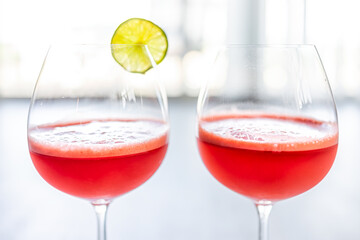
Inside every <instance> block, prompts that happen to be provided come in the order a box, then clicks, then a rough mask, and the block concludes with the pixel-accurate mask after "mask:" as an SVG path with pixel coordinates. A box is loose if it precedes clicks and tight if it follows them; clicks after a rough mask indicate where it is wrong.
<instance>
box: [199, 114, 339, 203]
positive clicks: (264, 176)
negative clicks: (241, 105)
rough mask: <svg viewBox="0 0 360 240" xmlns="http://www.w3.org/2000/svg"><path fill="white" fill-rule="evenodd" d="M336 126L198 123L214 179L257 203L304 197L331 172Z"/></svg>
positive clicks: (223, 119) (294, 121) (279, 120)
mask: <svg viewBox="0 0 360 240" xmlns="http://www.w3.org/2000/svg"><path fill="white" fill-rule="evenodd" d="M337 141H338V132H337V126H336V125H335V124H333V123H326V122H320V121H315V120H312V119H304V118H292V117H282V116H272V115H240V116H233V115H232V116H229V115H227V116H225V115H224V116H216V117H211V118H206V119H202V120H201V121H200V122H199V137H198V147H199V151H200V155H201V157H202V159H203V161H204V163H205V165H206V167H207V168H208V170H209V171H210V173H211V174H212V175H213V176H214V177H215V178H216V179H217V180H218V181H219V182H221V183H222V184H224V185H225V186H227V187H228V188H230V189H232V190H233V191H235V192H238V193H240V194H242V195H244V196H247V197H250V198H252V199H255V200H271V201H276V200H281V199H286V198H290V197H293V196H295V195H298V194H300V193H303V192H305V191H307V190H309V189H310V188H312V187H314V186H315V185H316V184H317V183H319V182H320V181H321V180H322V179H323V178H324V177H325V175H326V174H327V173H328V171H329V170H330V168H331V166H332V164H333V162H334V159H335V155H336V151H337Z"/></svg>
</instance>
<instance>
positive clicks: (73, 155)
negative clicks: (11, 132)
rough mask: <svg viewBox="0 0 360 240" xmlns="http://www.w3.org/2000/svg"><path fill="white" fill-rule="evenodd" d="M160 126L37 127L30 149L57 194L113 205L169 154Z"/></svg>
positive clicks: (93, 124)
mask: <svg viewBox="0 0 360 240" xmlns="http://www.w3.org/2000/svg"><path fill="white" fill-rule="evenodd" d="M167 135H168V126H167V125H166V124H165V123H162V122H159V121H150V120H137V121H121V120H106V121H105V120H104V121H88V122H82V123H79V122H74V123H67V124H56V125H46V126H38V127H37V128H34V129H31V130H30V131H29V148H30V154H31V158H32V160H33V163H34V165H35V167H36V169H37V171H38V172H39V173H40V175H41V176H42V177H43V178H44V179H45V180H46V181H47V182H48V183H49V184H51V185H52V186H54V187H55V188H57V189H59V190H61V191H63V192H66V193H68V194H70V195H74V196H77V197H81V198H86V199H90V200H96V199H112V198H114V197H116V196H119V195H121V194H124V193H126V192H128V191H130V190H132V189H134V188H136V187H138V186H139V185H141V184H143V183H144V182H145V181H146V180H147V179H149V178H150V177H151V176H152V175H153V174H154V172H155V171H156V170H157V169H158V168H159V166H160V164H161V162H162V160H163V158H164V156H165V153H166V149H167Z"/></svg>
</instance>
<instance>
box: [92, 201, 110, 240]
mask: <svg viewBox="0 0 360 240" xmlns="http://www.w3.org/2000/svg"><path fill="white" fill-rule="evenodd" d="M91 204H92V205H93V207H94V210H95V214H96V218H97V225H98V240H106V213H107V209H108V206H109V204H110V202H108V201H95V202H92V203H91Z"/></svg>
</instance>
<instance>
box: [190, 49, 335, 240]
mask: <svg viewBox="0 0 360 240" xmlns="http://www.w3.org/2000/svg"><path fill="white" fill-rule="evenodd" d="M205 80H206V84H204V87H202V89H201V91H200V95H199V98H198V118H197V129H198V130H197V143H198V149H199V152H200V155H201V158H202V160H203V162H204V164H205V166H206V168H207V169H208V170H209V171H210V173H211V174H212V175H213V176H214V177H215V178H216V179H217V180H218V181H219V182H220V183H222V184H223V185H225V186H226V187H228V188H229V189H231V190H233V191H235V192H237V193H239V194H241V195H243V196H246V197H248V198H250V199H251V200H252V201H253V202H254V203H255V205H256V207H257V210H258V214H259V219H260V224H259V226H260V228H259V239H260V240H265V239H268V233H267V232H268V231H267V228H268V217H269V214H270V211H271V208H272V206H273V204H274V203H276V202H277V201H280V200H283V199H287V198H290V197H293V196H296V195H299V194H301V193H303V192H305V191H307V190H309V189H311V188H312V187H314V186H315V185H316V184H318V183H319V182H320V181H321V180H322V179H323V178H324V177H325V175H326V174H327V173H328V171H329V170H330V168H331V166H332V164H333V162H334V159H335V155H336V151H337V145H338V124H337V113H336V107H335V104H334V99H333V96H332V93H331V89H330V85H329V82H328V80H327V77H326V74H325V71H324V68H323V65H322V62H321V60H320V57H319V54H318V52H317V50H316V47H315V46H313V45H279V46H272V45H227V46H225V47H223V48H222V49H221V50H220V51H219V53H218V55H217V57H216V60H215V63H214V66H212V69H211V71H210V74H209V76H208V78H207V79H205Z"/></svg>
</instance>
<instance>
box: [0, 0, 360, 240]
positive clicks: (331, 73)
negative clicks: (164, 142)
mask: <svg viewBox="0 0 360 240" xmlns="http://www.w3.org/2000/svg"><path fill="white" fill-rule="evenodd" d="M359 11H360V2H359V1H356V0H332V1H326V0H314V1H309V0H102V1H92V0H75V1H74V0H71V1H70V0H63V1H49V0H32V1H26V0H0V239H4V240H11V239H14V240H15V239H16V240H17V239H30V240H31V239H62V240H64V239H94V240H95V239H96V237H95V236H96V222H95V216H94V214H93V212H92V209H91V206H90V204H87V203H86V202H85V201H83V200H79V199H76V198H73V197H70V196H67V195H65V194H63V193H61V192H58V191H57V190H55V189H53V188H52V187H51V186H49V185H48V184H47V183H46V182H45V181H43V180H42V179H41V177H40V176H39V175H38V174H37V173H36V171H35V169H34V167H33V166H32V163H31V160H30V157H29V154H28V152H27V142H26V119H27V110H28V106H29V101H30V97H31V93H32V90H33V87H34V84H35V82H36V79H37V77H38V74H39V71H40V68H41V65H42V62H43V59H44V57H45V54H46V51H47V49H48V47H49V45H51V44H58V43H109V42H110V40H111V37H112V34H113V32H114V30H115V29H116V28H117V26H118V25H119V24H120V23H121V22H123V21H125V20H126V19H128V18H131V17H141V18H146V19H149V20H151V21H153V22H155V23H156V24H157V25H159V26H161V27H162V28H163V29H164V30H165V32H166V34H167V36H168V40H169V51H168V55H167V57H166V58H165V60H164V61H163V62H162V63H161V64H160V65H159V72H160V77H161V80H162V81H163V83H164V85H165V87H166V90H167V93H168V96H169V109H170V120H171V127H172V130H171V139H170V146H169V151H168V154H167V157H166V159H165V161H164V163H163V165H162V166H161V168H160V169H159V171H158V172H157V174H155V176H154V177H153V178H152V179H151V180H150V181H148V182H147V183H146V184H144V186H141V187H140V188H139V189H136V190H134V191H133V192H131V193H130V194H127V195H125V196H123V197H121V198H119V199H117V200H116V201H115V202H114V203H113V204H112V206H111V207H110V212H109V219H108V224H109V225H108V230H109V239H145V238H146V239H207V240H209V239H256V238H257V216H256V211H255V208H254V207H253V205H252V203H251V202H250V201H249V200H247V199H246V198H244V197H242V196H239V195H237V194H235V193H233V192H231V191H230V190H228V189H226V188H225V187H223V186H222V185H221V184H219V183H218V182H216V181H215V180H214V179H213V178H212V177H211V176H210V174H209V173H208V172H207V171H206V169H205V167H204V166H203V164H202V163H201V160H200V157H199V155H198V152H197V149H196V143H195V119H196V96H197V94H198V90H199V87H200V85H201V82H202V81H203V80H204V79H203V76H204V75H205V74H204V73H205V72H206V71H208V68H209V63H210V62H211V61H212V58H213V56H214V53H215V52H216V50H217V48H218V47H219V46H220V45H222V44H224V43H241V44H259V43H260V44H302V43H309V44H315V45H316V46H317V48H318V50H319V53H320V56H321V58H322V61H323V63H324V66H325V69H326V72H327V75H328V78H329V81H330V83H331V86H332V89H333V93H334V97H335V100H336V103H337V107H338V112H339V122H340V145H339V151H338V155H337V159H336V162H335V164H334V167H333V168H332V170H331V171H330V173H329V175H328V176H327V177H326V179H325V180H324V181H323V182H321V183H320V184H319V185H318V186H317V187H315V188H314V189H313V190H311V191H309V192H307V193H305V194H302V195H301V196H298V197H296V198H293V199H289V200H286V201H283V202H280V203H278V204H277V205H275V207H274V210H273V213H272V216H271V223H270V237H271V239H277V240H279V239H280V240H281V239H294V240H295V239H317V240H321V239H326V240H338V239H347V240H356V239H360V227H359V226H360V214H359V213H360V175H359V172H360V158H359V156H360V148H359V147H358V143H359V142H360V137H359V136H360V127H359V123H360V105H359V104H360V103H359V100H360V28H359V26H358V25H359V23H360V14H359ZM274 89H276V86H274Z"/></svg>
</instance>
